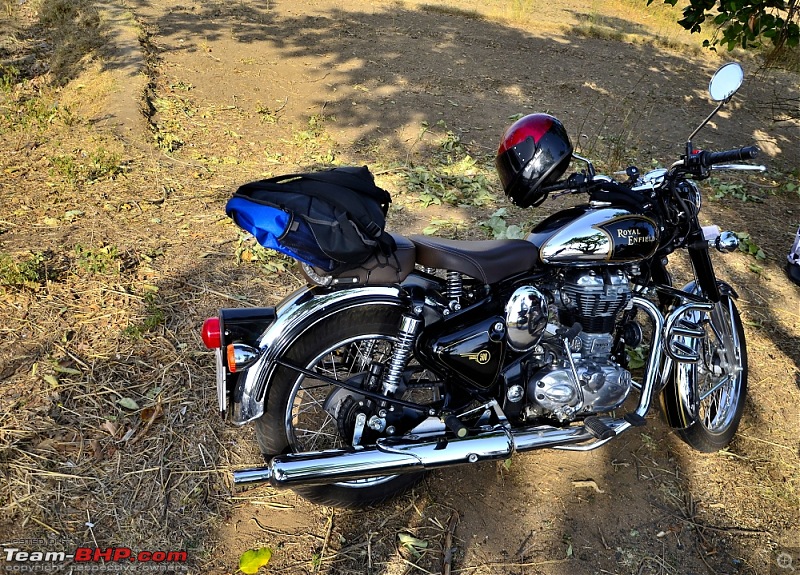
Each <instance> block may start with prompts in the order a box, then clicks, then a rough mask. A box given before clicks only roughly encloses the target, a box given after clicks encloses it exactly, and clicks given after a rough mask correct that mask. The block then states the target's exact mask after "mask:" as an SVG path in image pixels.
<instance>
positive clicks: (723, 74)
mask: <svg viewBox="0 0 800 575" xmlns="http://www.w3.org/2000/svg"><path fill="white" fill-rule="evenodd" d="M743 80H744V70H742V67H741V66H740V65H739V64H738V63H736V62H730V63H728V64H725V65H724V66H722V67H721V68H720V69H719V70H717V71H716V72H715V73H714V76H713V77H712V78H711V82H709V84H708V93H709V94H711V99H712V100H714V101H715V102H724V101H726V100H728V99H729V98H730V97H731V96H733V95H734V94H735V93H736V91H737V90H738V89H739V88H740V87H741V86H742V81H743Z"/></svg>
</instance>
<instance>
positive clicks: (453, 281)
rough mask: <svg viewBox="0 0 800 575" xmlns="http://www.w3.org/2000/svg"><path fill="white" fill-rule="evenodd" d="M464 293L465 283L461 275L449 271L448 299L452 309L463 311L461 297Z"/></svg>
mask: <svg viewBox="0 0 800 575" xmlns="http://www.w3.org/2000/svg"><path fill="white" fill-rule="evenodd" d="M463 292H464V283H463V281H462V279H461V274H460V273H459V272H455V271H452V270H447V299H448V300H450V309H451V310H452V311H458V310H460V309H461V296H462V294H463Z"/></svg>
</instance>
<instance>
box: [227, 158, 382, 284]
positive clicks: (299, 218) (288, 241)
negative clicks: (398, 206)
mask: <svg viewBox="0 0 800 575" xmlns="http://www.w3.org/2000/svg"><path fill="white" fill-rule="evenodd" d="M391 201H392V200H391V197H390V196H389V193H388V192H386V191H385V190H382V189H380V188H379V187H377V186H376V185H375V181H374V178H373V176H372V174H371V173H370V172H369V170H368V169H367V168H366V167H361V168H357V167H340V168H334V169H332V170H327V171H322V172H311V173H307V174H288V175H285V176H276V177H274V178H268V179H265V180H259V181H257V182H250V183H248V184H244V185H242V186H240V187H239V188H238V189H237V190H236V193H235V194H234V195H233V198H231V199H230V200H229V201H228V204H227V205H226V206H225V212H226V213H227V214H228V216H230V217H231V218H232V219H233V221H234V222H235V223H236V224H237V225H238V226H239V227H241V228H242V229H244V230H246V231H248V232H250V233H251V234H253V235H254V236H255V238H256V240H257V241H258V243H259V244H261V245H262V246H264V247H266V248H270V249H273V250H276V251H279V252H281V253H283V254H286V255H288V256H290V257H292V258H295V259H297V260H300V261H301V262H304V263H306V264H309V265H311V266H314V267H318V268H321V269H323V270H325V271H327V272H331V273H337V272H340V271H343V270H346V269H352V268H353V267H357V266H360V265H362V264H363V263H365V262H366V261H368V260H369V259H370V258H372V257H374V256H375V255H376V254H381V255H383V256H385V257H388V256H390V255H391V254H393V253H394V250H395V249H396V246H395V242H394V239H393V238H392V236H391V235H390V234H388V233H386V232H385V230H384V226H385V224H386V213H387V211H388V209H389V204H390V203H391Z"/></svg>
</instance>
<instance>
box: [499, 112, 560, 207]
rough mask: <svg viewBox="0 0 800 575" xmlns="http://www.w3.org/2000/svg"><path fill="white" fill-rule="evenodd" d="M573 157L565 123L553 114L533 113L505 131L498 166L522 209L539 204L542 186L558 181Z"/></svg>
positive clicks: (508, 190) (503, 180) (541, 197)
mask: <svg viewBox="0 0 800 575" xmlns="http://www.w3.org/2000/svg"><path fill="white" fill-rule="evenodd" d="M571 158H572V144H570V142H569V136H567V131H566V130H565V129H564V126H563V124H562V123H561V122H559V121H558V120H557V119H556V118H554V117H553V116H551V115H549V114H529V115H527V116H525V117H523V118H520V119H519V120H517V121H516V122H514V123H513V124H512V125H511V127H510V128H508V129H507V130H506V133H505V134H503V139H502V140H501V141H500V148H499V149H498V150H497V157H496V158H495V166H497V172H498V174H499V175H500V181H501V182H502V183H503V190H504V191H505V193H506V196H508V197H509V198H511V201H512V202H514V204H516V205H518V206H519V207H521V208H527V207H530V206H537V205H539V204H540V203H542V202H543V201H544V199H545V198H546V197H547V194H546V193H544V192H542V187H545V186H549V185H551V184H554V183H555V182H557V181H558V179H559V178H560V177H561V176H563V175H564V172H566V171H567V165H568V164H569V161H570V159H571Z"/></svg>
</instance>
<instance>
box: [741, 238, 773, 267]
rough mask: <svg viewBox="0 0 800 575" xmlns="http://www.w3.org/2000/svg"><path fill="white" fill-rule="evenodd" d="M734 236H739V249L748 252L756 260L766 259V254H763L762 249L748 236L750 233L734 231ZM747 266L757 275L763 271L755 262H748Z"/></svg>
mask: <svg viewBox="0 0 800 575" xmlns="http://www.w3.org/2000/svg"><path fill="white" fill-rule="evenodd" d="M736 237H737V238H739V251H741V252H744V253H746V254H750V255H751V256H753V257H754V258H755V259H756V260H757V261H764V260H765V259H767V254H765V253H764V250H762V249H761V248H760V247H759V246H758V244H756V243H755V242H754V241H753V238H751V237H750V234H748V233H745V232H736ZM749 268H750V271H751V272H753V273H754V274H758V275H761V273H762V272H763V271H764V268H763V267H762V266H760V265H758V264H757V263H750V264H749Z"/></svg>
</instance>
